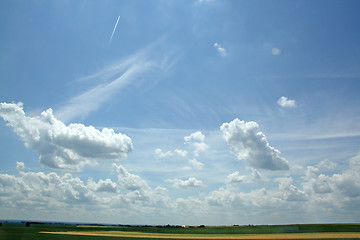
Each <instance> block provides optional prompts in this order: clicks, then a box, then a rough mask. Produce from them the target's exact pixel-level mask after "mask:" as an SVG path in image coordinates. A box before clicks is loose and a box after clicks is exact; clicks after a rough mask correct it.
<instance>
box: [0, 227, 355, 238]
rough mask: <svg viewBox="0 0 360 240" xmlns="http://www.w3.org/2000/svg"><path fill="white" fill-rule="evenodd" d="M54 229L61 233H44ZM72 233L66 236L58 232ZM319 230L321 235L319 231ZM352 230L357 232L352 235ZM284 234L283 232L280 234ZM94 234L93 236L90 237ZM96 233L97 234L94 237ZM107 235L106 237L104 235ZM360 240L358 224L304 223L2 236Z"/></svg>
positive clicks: (24, 230)
mask: <svg viewBox="0 0 360 240" xmlns="http://www.w3.org/2000/svg"><path fill="white" fill-rule="evenodd" d="M41 232H52V233H58V234H45V233H41ZM64 232H68V233H69V232H71V234H75V233H76V234H87V235H64V234H59V233H64ZM319 233H320V234H319ZM350 233H354V234H352V235H350ZM279 234H281V235H279ZM90 235H93V236H90ZM94 235H95V236H94ZM104 235H105V236H104ZM319 236H320V237H321V238H322V239H334V238H335V239H343V238H347V239H349V238H351V239H360V225H359V224H304V225H269V226H267V225H262V226H231V227H230V226H229V227H202V228H200V227H193V228H179V227H177V228H175V227H171V226H168V227H154V226H138V227H132V226H105V227H104V226H82V227H79V226H76V225H70V224H31V225H30V226H29V227H26V226H25V223H3V224H2V226H1V227H0V239H6V240H19V239H21V240H45V239H46V240H49V239H50V240H75V239H76V240H98V239H127V240H129V239H130V240H134V239H149V238H158V239H160V238H161V239H174V238H177V239H189V238H191V239H239V237H240V238H242V239H254V238H255V239H293V238H294V237H295V238H296V239H299V238H300V239H309V238H314V239H315V238H316V237H319Z"/></svg>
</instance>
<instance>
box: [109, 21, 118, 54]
mask: <svg viewBox="0 0 360 240" xmlns="http://www.w3.org/2000/svg"><path fill="white" fill-rule="evenodd" d="M119 19H120V16H119V17H118V19H117V20H116V23H115V27H114V30H113V31H112V34H111V37H110V40H109V43H108V47H109V45H110V43H111V40H112V38H113V36H114V33H115V30H116V27H117V25H118V22H119Z"/></svg>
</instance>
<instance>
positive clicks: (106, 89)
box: [55, 41, 172, 122]
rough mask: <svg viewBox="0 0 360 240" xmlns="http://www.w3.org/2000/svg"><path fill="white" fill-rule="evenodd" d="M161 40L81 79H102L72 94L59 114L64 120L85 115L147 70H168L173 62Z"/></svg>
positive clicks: (58, 111) (140, 76) (138, 78)
mask: <svg viewBox="0 0 360 240" xmlns="http://www.w3.org/2000/svg"><path fill="white" fill-rule="evenodd" d="M158 42H159V41H157V42H155V43H153V44H151V45H149V46H148V47H146V48H144V49H142V50H140V51H138V52H137V53H135V54H133V55H130V56H127V57H125V58H123V59H121V60H120V61H118V62H117V63H115V64H113V65H111V66H108V67H104V68H103V69H100V70H99V71H98V72H96V73H94V74H92V75H90V76H87V77H83V78H81V79H79V80H80V81H84V80H96V81H98V82H100V83H99V84H97V85H95V86H92V87H89V89H87V90H86V91H84V92H82V93H80V94H78V95H77V96H75V97H73V98H71V99H70V100H69V101H68V102H67V103H66V104H64V106H62V107H61V108H60V109H57V110H56V111H55V115H56V116H57V117H58V118H59V119H61V120H62V121H64V122H67V121H69V120H72V119H74V118H84V117H86V116H87V115H88V114H89V113H91V112H94V111H96V110H97V109H99V108H100V107H101V106H102V105H103V104H105V103H106V102H109V101H112V100H113V99H114V96H115V95H116V94H117V93H118V92H120V91H121V90H122V89H124V88H125V87H127V86H128V85H130V84H131V83H134V82H139V81H140V79H141V81H143V80H144V79H145V77H144V76H143V75H144V73H147V72H151V73H154V72H155V70H158V71H163V72H164V71H167V70H168V69H169V68H170V67H171V65H172V63H169V58H168V57H167V56H166V55H165V54H163V55H162V51H163V50H162V49H160V44H158ZM155 47H156V52H155V50H154V49H155ZM166 52H167V53H166V54H168V53H169V51H166ZM150 55H151V58H150V57H149V56H150ZM152 79H154V78H152ZM155 79H158V78H155ZM145 80H146V79H145Z"/></svg>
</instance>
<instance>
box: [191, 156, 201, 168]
mask: <svg viewBox="0 0 360 240" xmlns="http://www.w3.org/2000/svg"><path fill="white" fill-rule="evenodd" d="M189 163H190V165H191V166H192V167H193V168H195V169H197V170H201V169H202V168H203V167H204V164H203V163H201V162H199V161H197V160H196V159H195V158H193V159H190V160H189Z"/></svg>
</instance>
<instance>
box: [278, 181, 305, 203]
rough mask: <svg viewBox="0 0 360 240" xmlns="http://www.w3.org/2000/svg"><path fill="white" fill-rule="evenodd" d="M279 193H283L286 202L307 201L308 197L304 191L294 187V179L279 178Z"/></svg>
mask: <svg viewBox="0 0 360 240" xmlns="http://www.w3.org/2000/svg"><path fill="white" fill-rule="evenodd" d="M277 181H278V182H279V183H280V184H279V191H280V192H282V193H283V199H284V200H286V201H305V200H306V198H307V196H306V194H305V192H304V191H301V190H299V189H298V188H297V187H295V186H294V185H293V179H292V178H291V177H288V178H278V179H277Z"/></svg>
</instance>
